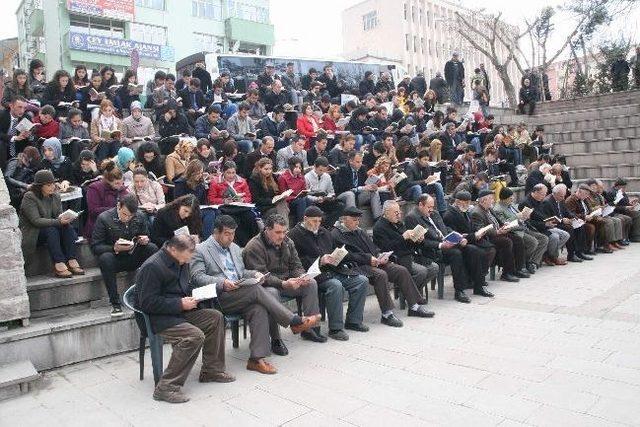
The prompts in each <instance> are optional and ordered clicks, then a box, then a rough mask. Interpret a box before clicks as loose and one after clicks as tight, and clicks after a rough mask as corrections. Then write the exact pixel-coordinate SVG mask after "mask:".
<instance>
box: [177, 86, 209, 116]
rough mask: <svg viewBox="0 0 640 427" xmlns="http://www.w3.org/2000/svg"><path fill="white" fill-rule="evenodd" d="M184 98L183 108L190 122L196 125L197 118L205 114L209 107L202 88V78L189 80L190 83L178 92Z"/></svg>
mask: <svg viewBox="0 0 640 427" xmlns="http://www.w3.org/2000/svg"><path fill="white" fill-rule="evenodd" d="M178 94H179V96H180V98H182V108H183V110H184V112H185V113H186V115H187V118H188V119H189V124H190V125H191V127H194V125H195V122H196V119H197V118H198V117H200V116H201V115H203V114H204V111H205V110H206V109H207V101H206V100H205V99H204V93H203V92H202V90H200V79H199V78H197V77H194V78H192V79H191V80H190V81H189V85H188V86H186V87H185V88H184V89H182V90H181V91H180V92H178Z"/></svg>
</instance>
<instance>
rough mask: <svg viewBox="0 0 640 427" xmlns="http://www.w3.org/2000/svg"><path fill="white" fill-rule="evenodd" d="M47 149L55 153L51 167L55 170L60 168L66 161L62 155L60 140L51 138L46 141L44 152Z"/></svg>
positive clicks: (43, 145)
mask: <svg viewBox="0 0 640 427" xmlns="http://www.w3.org/2000/svg"><path fill="white" fill-rule="evenodd" d="M45 148H50V149H51V150H52V151H53V159H51V160H50V161H51V165H52V166H53V167H54V168H58V167H59V166H60V165H61V164H62V162H63V161H64V159H65V156H63V155H62V144H61V143H60V140H59V139H58V138H56V137H55V136H54V137H51V138H47V139H45V140H44V142H43V143H42V150H43V151H44V149H45Z"/></svg>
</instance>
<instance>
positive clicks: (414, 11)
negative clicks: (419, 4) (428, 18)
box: [411, 6, 418, 24]
mask: <svg viewBox="0 0 640 427" xmlns="http://www.w3.org/2000/svg"><path fill="white" fill-rule="evenodd" d="M417 17H418V14H417V13H416V7H415V6H411V19H412V20H413V23H414V24H415V23H416V18H417Z"/></svg>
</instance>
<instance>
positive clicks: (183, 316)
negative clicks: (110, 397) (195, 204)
mask: <svg viewBox="0 0 640 427" xmlns="http://www.w3.org/2000/svg"><path fill="white" fill-rule="evenodd" d="M194 250H195V241H194V240H193V238H192V237H191V236H187V235H180V236H174V237H172V238H171V239H170V240H169V241H167V243H166V244H165V245H164V246H163V248H162V249H161V250H160V251H158V252H156V253H155V254H154V255H152V256H151V257H150V258H149V259H147V260H146V261H145V262H144V264H142V266H141V267H140V269H138V272H137V275H136V294H135V296H134V297H135V300H136V302H135V305H136V307H137V308H138V309H140V310H141V311H143V312H144V313H146V314H148V315H149V319H150V320H151V327H152V329H153V331H154V332H155V333H156V334H159V335H160V336H161V337H162V338H163V339H164V341H165V342H168V343H170V344H171V345H172V346H173V352H172V354H171V360H170V361H169V364H168V365H167V367H166V368H165V370H164V372H163V373H162V377H161V378H160V381H158V384H157V385H156V388H155V390H154V392H153V398H154V399H155V400H163V401H166V402H171V403H183V402H186V401H188V400H189V398H188V397H187V396H185V395H184V393H182V390H181V389H182V386H183V385H184V382H185V381H186V379H187V377H188V375H189V372H190V371H191V368H193V365H194V363H195V361H196V359H197V358H198V353H199V352H200V349H202V368H201V371H200V382H220V383H227V382H232V381H235V378H234V377H233V376H231V375H229V374H228V373H226V372H225V361H224V333H225V330H224V317H223V316H222V313H220V312H219V311H217V310H213V309H200V308H198V301H197V300H196V299H195V298H193V297H192V296H191V287H190V285H189V277H190V273H189V261H190V260H191V257H192V256H193V252H194Z"/></svg>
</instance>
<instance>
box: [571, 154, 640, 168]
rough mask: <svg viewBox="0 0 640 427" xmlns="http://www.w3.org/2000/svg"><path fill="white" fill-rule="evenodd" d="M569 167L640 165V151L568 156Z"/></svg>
mask: <svg viewBox="0 0 640 427" xmlns="http://www.w3.org/2000/svg"><path fill="white" fill-rule="evenodd" d="M566 159H567V166H569V167H576V166H597V165H612V164H619V163H631V164H633V163H640V150H623V151H603V152H595V153H576V154H569V155H567V156H566Z"/></svg>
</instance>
